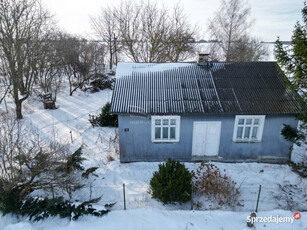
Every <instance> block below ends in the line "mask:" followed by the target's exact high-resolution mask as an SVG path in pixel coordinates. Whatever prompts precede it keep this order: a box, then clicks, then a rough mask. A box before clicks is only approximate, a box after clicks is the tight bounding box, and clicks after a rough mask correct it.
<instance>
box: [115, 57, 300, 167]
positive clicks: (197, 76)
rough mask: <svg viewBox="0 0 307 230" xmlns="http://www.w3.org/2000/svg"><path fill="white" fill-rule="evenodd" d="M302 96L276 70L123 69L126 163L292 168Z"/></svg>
mask: <svg viewBox="0 0 307 230" xmlns="http://www.w3.org/2000/svg"><path fill="white" fill-rule="evenodd" d="M300 110H301V107H300V103H299V96H298V95H297V94H296V93H294V92H293V91H291V90H290V89H288V88H287V79H285V77H284V75H283V74H282V73H281V72H280V71H279V67H278V65H277V64H276V63H275V62H251V63H221V62H208V61H207V60H205V59H202V58H201V59H200V61H199V62H191V63H119V64H118V66H117V71H116V85H115V89H114V92H113V95H112V101H111V113H114V114H118V125H119V127H118V131H119V144H120V161H121V162H135V161H163V160H165V159H168V158H172V159H176V160H180V161H198V160H217V161H225V162H242V161H258V162H286V161H287V160H288V159H289V154H290V148H291V146H292V144H291V143H290V142H288V141H286V140H285V139H284V137H283V136H282V135H281V130H282V128H283V125H284V124H287V125H290V126H292V127H294V128H297V123H298V121H297V120H296V118H295V115H296V114H297V113H299V112H300Z"/></svg>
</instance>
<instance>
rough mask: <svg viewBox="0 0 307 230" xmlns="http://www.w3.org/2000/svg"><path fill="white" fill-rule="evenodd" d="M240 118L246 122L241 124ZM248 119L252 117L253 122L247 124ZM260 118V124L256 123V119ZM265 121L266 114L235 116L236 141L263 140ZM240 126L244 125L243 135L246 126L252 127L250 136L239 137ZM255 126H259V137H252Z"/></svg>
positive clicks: (234, 136) (234, 131)
mask: <svg viewBox="0 0 307 230" xmlns="http://www.w3.org/2000/svg"><path fill="white" fill-rule="evenodd" d="M239 119H244V124H243V125H240V124H239ZM247 119H252V123H251V124H246V120H247ZM255 119H259V124H257V125H255V124H254V120H255ZM264 122H265V115H237V116H236V118H235V125H234V130H233V141H234V142H261V141H262V135H263V128H264ZM238 127H243V131H242V136H244V133H245V128H246V127H250V134H249V138H237V131H238ZM253 127H258V130H257V137H256V138H252V137H251V136H252V132H253Z"/></svg>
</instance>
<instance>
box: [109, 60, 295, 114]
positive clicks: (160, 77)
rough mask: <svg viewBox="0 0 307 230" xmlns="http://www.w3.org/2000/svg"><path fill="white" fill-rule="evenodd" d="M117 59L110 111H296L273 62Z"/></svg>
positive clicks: (127, 112)
mask: <svg viewBox="0 0 307 230" xmlns="http://www.w3.org/2000/svg"><path fill="white" fill-rule="evenodd" d="M211 64H212V65H211V66H209V67H208V66H200V65H198V64H197V63H119V65H118V67H117V73H116V84H115V89H114V92H113V96H112V102H111V104H112V105H111V112H112V113H126V114H295V113H298V112H300V110H301V108H300V105H299V102H298V95H297V94H295V93H293V92H292V91H291V90H289V89H287V87H286V84H285V82H284V80H283V76H282V75H281V74H280V73H279V72H278V70H277V68H276V63H275V62H252V63H211Z"/></svg>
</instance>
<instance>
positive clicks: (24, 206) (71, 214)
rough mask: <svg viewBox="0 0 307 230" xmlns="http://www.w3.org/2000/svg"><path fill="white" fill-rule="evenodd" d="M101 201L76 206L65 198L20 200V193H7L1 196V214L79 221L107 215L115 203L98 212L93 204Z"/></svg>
mask: <svg viewBox="0 0 307 230" xmlns="http://www.w3.org/2000/svg"><path fill="white" fill-rule="evenodd" d="M98 201H99V199H94V200H90V201H87V202H83V203H81V204H79V205H75V204H73V203H71V202H70V201H68V200H64V199H63V197H55V198H51V199H49V198H41V197H28V198H26V199H20V197H19V196H18V191H17V192H16V191H14V190H13V191H12V192H5V193H2V194H0V212H2V214H3V215H6V214H9V213H10V214H13V215H15V216H18V217H19V216H27V217H29V220H33V221H40V220H44V219H46V218H48V217H54V216H60V217H61V218H68V219H70V220H77V219H78V218H79V217H81V216H84V215H93V216H103V215H105V214H107V213H108V212H109V211H110V210H109V208H111V207H112V206H113V205H114V203H112V204H107V205H105V209H103V210H97V209H95V208H93V207H92V203H96V202H98Z"/></svg>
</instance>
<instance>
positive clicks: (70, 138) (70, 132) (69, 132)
mask: <svg viewBox="0 0 307 230" xmlns="http://www.w3.org/2000/svg"><path fill="white" fill-rule="evenodd" d="M69 133H70V139H71V143H73V139H72V131H71V130H70V132H69Z"/></svg>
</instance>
